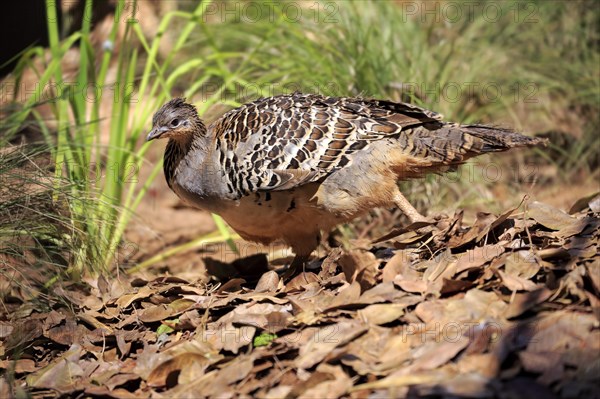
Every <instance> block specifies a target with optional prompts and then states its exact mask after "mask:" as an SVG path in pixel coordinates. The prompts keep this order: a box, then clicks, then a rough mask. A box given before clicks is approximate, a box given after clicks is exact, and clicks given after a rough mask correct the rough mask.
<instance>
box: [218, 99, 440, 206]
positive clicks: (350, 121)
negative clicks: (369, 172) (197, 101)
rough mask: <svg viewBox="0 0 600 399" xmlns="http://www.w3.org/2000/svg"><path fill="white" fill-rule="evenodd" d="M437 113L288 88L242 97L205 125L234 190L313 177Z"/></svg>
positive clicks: (276, 186)
mask: <svg viewBox="0 0 600 399" xmlns="http://www.w3.org/2000/svg"><path fill="white" fill-rule="evenodd" d="M440 120H441V115H439V114H436V113H435V112H432V111H428V110H425V109H423V108H419V107H416V106H413V105H410V104H405V103H395V102H389V101H380V100H371V99H361V98H333V97H323V96H319V95H303V94H299V93H295V94H292V95H282V96H276V97H270V98H266V99H260V100H257V101H255V102H253V103H249V104H246V105H244V106H242V107H240V108H237V109H235V110H233V111H230V112H229V113H227V114H225V115H224V116H223V117H222V118H221V119H219V120H218V121H216V122H215V123H213V125H211V127H210V129H212V131H213V132H214V134H215V140H216V146H217V150H218V151H219V157H220V158H221V159H220V162H221V165H222V167H223V171H224V173H225V174H227V175H228V177H229V179H230V181H231V182H232V183H233V187H234V188H235V189H236V190H237V192H238V193H239V194H240V196H241V195H247V194H249V193H252V192H256V191H261V190H262V191H264V190H287V189H290V188H294V187H297V186H300V185H303V184H306V183H309V182H315V181H318V180H320V179H322V178H324V177H326V176H327V175H329V174H331V173H333V172H335V171H336V170H338V169H340V168H342V167H344V166H346V165H347V164H348V163H349V162H351V160H352V154H354V153H356V152H357V151H360V150H363V149H365V148H366V147H368V145H369V144H370V143H371V142H373V141H375V140H381V139H383V138H386V137H391V136H399V135H400V132H402V131H405V130H407V129H412V128H414V127H417V126H421V125H423V124H426V123H431V122H435V123H440ZM403 137H404V140H406V135H402V137H399V140H402V139H403ZM400 144H401V143H400ZM405 144H406V145H407V146H410V143H405Z"/></svg>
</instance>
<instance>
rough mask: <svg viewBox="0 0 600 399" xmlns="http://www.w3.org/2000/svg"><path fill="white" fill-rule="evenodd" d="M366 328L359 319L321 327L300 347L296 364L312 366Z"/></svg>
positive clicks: (304, 367)
mask: <svg viewBox="0 0 600 399" xmlns="http://www.w3.org/2000/svg"><path fill="white" fill-rule="evenodd" d="M366 330H367V326H366V325H365V324H363V323H359V322H357V321H341V322H339V323H336V324H333V325H331V326H329V327H328V328H325V327H323V328H319V329H317V330H316V331H315V332H314V333H313V334H312V336H311V337H309V341H308V342H307V344H306V345H303V346H302V347H301V348H300V353H299V356H298V357H297V358H296V359H295V360H294V364H295V366H296V367H298V368H301V369H308V368H311V367H313V366H314V365H315V364H317V363H318V362H320V361H321V360H323V359H324V358H325V356H327V355H328V354H329V353H330V352H331V351H332V350H334V349H335V348H336V347H338V346H341V345H344V344H346V343H347V342H349V341H350V340H352V339H354V338H356V337H358V336H360V335H362V334H363V333H364V332H365V331H366Z"/></svg>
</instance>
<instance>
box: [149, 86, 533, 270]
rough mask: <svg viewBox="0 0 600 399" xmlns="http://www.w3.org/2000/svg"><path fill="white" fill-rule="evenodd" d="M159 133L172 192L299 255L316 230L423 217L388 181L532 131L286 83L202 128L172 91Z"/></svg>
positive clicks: (436, 168) (518, 141)
mask: <svg viewBox="0 0 600 399" xmlns="http://www.w3.org/2000/svg"><path fill="white" fill-rule="evenodd" d="M155 138H169V143H168V145H167V149H166V152H165V162H164V171H165V177H166V179H167V183H168V184H169V187H171V189H172V190H173V191H174V192H175V193H176V194H177V195H178V196H179V197H181V198H182V199H183V200H185V201H187V202H189V203H190V204H192V205H194V206H197V207H199V208H202V209H206V210H208V211H211V212H215V213H217V214H220V215H221V216H222V217H223V218H224V219H225V220H226V221H227V222H228V223H229V224H230V225H231V226H232V227H233V228H234V230H236V231H237V232H238V233H239V234H240V235H241V236H242V237H244V238H246V239H248V240H252V241H258V242H261V243H270V242H272V241H274V240H277V239H283V240H284V241H285V242H286V243H287V244H288V245H290V246H291V247H292V249H293V250H294V251H295V253H296V254H297V258H296V259H297V261H296V262H295V263H299V262H301V261H303V260H304V259H306V258H307V257H308V256H309V255H310V253H311V252H312V251H313V250H314V249H315V248H316V246H317V245H318V242H319V234H320V231H323V230H325V231H328V230H330V229H331V228H333V227H334V226H335V225H336V224H338V223H341V222H345V221H348V220H351V219H353V218H355V217H357V216H359V215H360V214H362V213H364V212H365V211H367V210H369V209H372V208H375V207H380V206H389V205H391V204H396V205H397V206H398V207H399V208H400V209H401V210H402V211H403V212H405V213H406V214H407V216H408V217H409V218H410V219H411V220H413V221H414V220H419V219H422V218H423V217H422V216H421V215H420V214H419V213H418V212H417V211H416V210H415V209H414V208H413V207H412V206H411V205H410V204H409V203H408V201H406V199H405V198H404V197H403V196H402V194H401V193H400V191H399V190H398V186H397V181H398V180H403V179H410V178H416V177H421V176H423V175H425V174H427V173H432V172H434V173H440V172H444V171H446V170H448V169H449V168H452V167H454V166H456V165H459V164H461V163H463V162H465V161H466V160H467V159H469V158H471V157H473V156H476V155H480V154H483V153H487V152H494V151H505V150H508V149H510V148H513V147H525V146H533V145H537V144H540V143H543V140H541V139H537V138H532V137H527V136H524V135H521V134H518V133H515V132H512V131H510V130H506V129H499V128H495V127H488V126H484V125H459V124H456V123H449V122H444V121H442V118H441V116H440V115H439V114H437V113H435V112H432V111H428V110H426V109H423V108H420V107H416V106H414V105H410V104H404V103H395V102H390V101H382V100H373V99H364V98H334V97H324V96H320V95H314V94H308V95H307V94H300V93H294V94H292V95H282V96H276V97H270V98H263V99H259V100H256V101H254V102H252V103H249V104H246V105H243V106H241V107H239V108H237V109H234V110H232V111H230V112H228V113H226V114H225V115H223V116H222V117H221V118H220V119H219V120H217V121H215V122H214V123H213V124H211V125H210V126H209V127H208V128H206V127H205V125H204V124H203V123H202V121H201V120H200V118H199V117H198V114H197V112H196V109H195V108H194V107H193V106H192V105H190V104H187V103H186V102H185V101H184V100H182V99H174V100H171V101H169V102H168V103H166V104H165V105H163V107H161V109H160V110H159V111H158V112H157V113H156V114H155V115H154V118H153V130H152V131H151V132H150V134H149V135H148V140H151V139H155Z"/></svg>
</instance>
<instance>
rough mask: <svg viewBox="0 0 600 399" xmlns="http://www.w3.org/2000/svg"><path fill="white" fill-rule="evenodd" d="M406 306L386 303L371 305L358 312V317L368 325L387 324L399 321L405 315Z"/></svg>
mask: <svg viewBox="0 0 600 399" xmlns="http://www.w3.org/2000/svg"><path fill="white" fill-rule="evenodd" d="M405 308H406V305H403V304H396V303H384V304H375V305H369V306H367V307H366V308H364V309H361V310H359V311H358V316H359V317H360V318H361V319H362V320H364V321H365V322H366V323H368V324H376V325H380V324H386V323H389V322H392V321H394V320H397V319H398V318H399V317H400V316H402V315H403V314H404V309H405Z"/></svg>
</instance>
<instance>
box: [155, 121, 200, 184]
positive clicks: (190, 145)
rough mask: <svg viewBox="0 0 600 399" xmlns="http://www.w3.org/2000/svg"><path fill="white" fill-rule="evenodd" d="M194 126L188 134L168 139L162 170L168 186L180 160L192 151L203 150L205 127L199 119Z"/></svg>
mask: <svg viewBox="0 0 600 399" xmlns="http://www.w3.org/2000/svg"><path fill="white" fill-rule="evenodd" d="M194 125H195V126H194V127H193V128H192V129H190V131H189V133H188V134H179V135H177V137H172V138H170V139H169V142H168V143H167V148H166V149H165V157H164V166H163V169H164V172H165V178H166V179H167V183H168V184H169V186H170V185H171V180H172V179H173V178H174V176H175V171H176V170H177V168H178V166H179V163H180V162H181V160H182V159H184V158H185V156H186V155H187V154H188V153H189V152H190V151H192V150H194V149H204V148H203V147H204V145H205V141H206V137H207V131H206V126H204V123H202V121H201V120H199V119H198V120H197V121H194ZM204 150H206V149H204Z"/></svg>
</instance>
